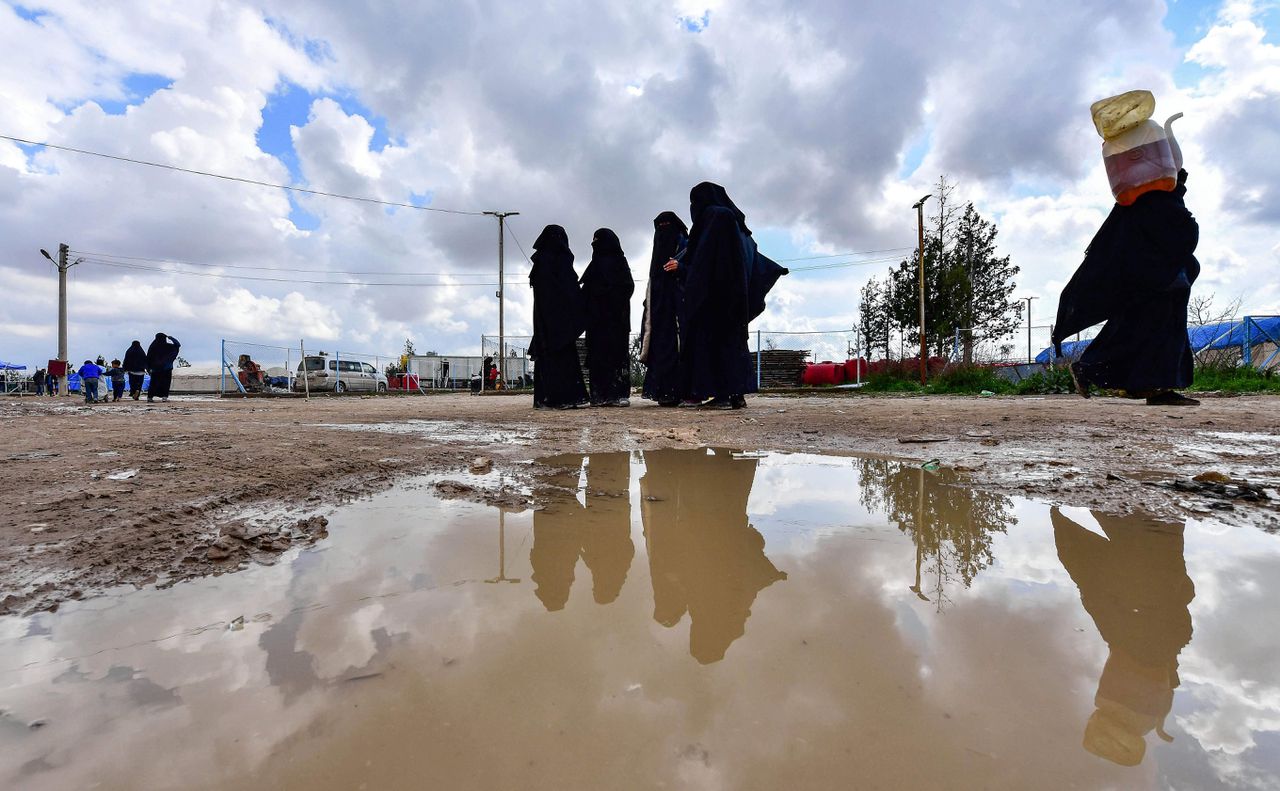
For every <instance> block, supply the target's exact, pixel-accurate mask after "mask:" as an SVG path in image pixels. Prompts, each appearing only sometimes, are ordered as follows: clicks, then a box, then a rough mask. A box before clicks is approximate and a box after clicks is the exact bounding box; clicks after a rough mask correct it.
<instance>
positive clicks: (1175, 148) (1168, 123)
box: [1164, 113, 1182, 170]
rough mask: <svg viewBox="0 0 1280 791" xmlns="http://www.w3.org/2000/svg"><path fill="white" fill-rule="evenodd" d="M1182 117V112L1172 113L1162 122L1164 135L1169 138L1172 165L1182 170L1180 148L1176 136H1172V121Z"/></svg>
mask: <svg viewBox="0 0 1280 791" xmlns="http://www.w3.org/2000/svg"><path fill="white" fill-rule="evenodd" d="M1181 117H1182V113H1174V114H1173V115H1171V116H1169V117H1168V118H1167V119H1166V120H1165V122H1164V136H1165V137H1167V138H1169V150H1170V151H1171V152H1172V153H1173V166H1174V167H1175V168H1177V169H1178V170H1182V148H1181V147H1180V146H1179V145H1178V138H1176V137H1174V136H1173V122H1174V121H1176V120H1178V119H1179V118H1181Z"/></svg>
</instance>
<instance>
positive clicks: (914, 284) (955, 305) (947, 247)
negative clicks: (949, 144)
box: [887, 177, 1019, 364]
mask: <svg viewBox="0 0 1280 791" xmlns="http://www.w3.org/2000/svg"><path fill="white" fill-rule="evenodd" d="M935 190H936V192H935V196H936V197H937V203H936V211H935V213H934V215H933V216H932V217H931V218H930V220H929V224H928V226H926V229H925V238H924V304H925V333H926V337H927V345H928V347H929V350H930V351H931V352H932V353H933V354H937V355H940V356H941V355H945V354H946V353H947V350H948V349H949V348H951V346H952V345H953V343H954V342H955V338H956V336H957V334H958V335H959V337H960V340H961V342H962V344H963V347H964V362H965V363H966V364H967V363H971V362H972V361H973V346H974V343H975V342H976V341H978V340H981V339H982V338H992V337H1000V336H1003V335H1007V334H1008V333H1010V332H1012V331H1013V330H1014V328H1016V327H1017V326H1018V316H1019V314H1018V311H1017V306H1016V305H1013V304H1011V303H1010V301H1009V298H1010V297H1011V296H1012V294H1013V288H1014V278H1015V277H1016V276H1017V274H1018V271H1019V270H1018V267H1017V266H1015V265H1014V264H1013V263H1012V262H1011V261H1010V260H1009V256H999V255H997V253H996V245H995V239H996V234H997V229H996V226H995V224H994V223H992V222H989V221H988V220H985V219H983V218H982V216H981V215H980V214H978V212H977V210H976V209H975V208H974V207H973V203H972V202H970V203H968V204H966V205H965V207H964V210H963V211H962V212H960V213H959V217H957V216H956V215H957V210H956V208H955V205H954V203H953V202H952V201H951V193H952V191H953V190H954V187H953V186H952V185H950V184H948V183H947V181H946V178H945V177H943V178H940V179H939V180H938V184H937V186H936V187H935ZM918 255H919V253H918V251H913V252H912V254H911V256H910V257H909V258H905V259H903V261H902V262H901V263H899V264H898V266H897V267H895V268H894V269H893V270H891V271H890V272H889V275H888V281H889V288H888V292H887V303H888V314H889V320H890V321H892V322H893V323H895V324H897V325H898V326H900V327H901V328H902V329H903V331H904V332H906V331H910V330H914V331H917V332H918V331H919V329H920V280H919V278H920V264H919V259H918Z"/></svg>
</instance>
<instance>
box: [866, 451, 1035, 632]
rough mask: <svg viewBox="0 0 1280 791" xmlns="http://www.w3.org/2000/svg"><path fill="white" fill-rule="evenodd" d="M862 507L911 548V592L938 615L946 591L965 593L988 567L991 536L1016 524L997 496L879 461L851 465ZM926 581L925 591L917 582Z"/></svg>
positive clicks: (936, 473) (945, 474) (946, 474)
mask: <svg viewBox="0 0 1280 791" xmlns="http://www.w3.org/2000/svg"><path fill="white" fill-rule="evenodd" d="M852 461H853V465H854V468H855V469H857V471H858V481H859V486H860V487H861V490H862V491H861V495H862V504H863V506H865V507H866V508H867V509H868V510H869V511H880V512H882V513H884V514H885V516H887V517H888V518H889V520H890V521H892V522H893V523H895V524H896V525H897V526H898V529H899V530H901V531H902V532H903V533H906V534H907V535H908V536H910V537H911V540H912V542H914V543H915V546H916V568H915V584H914V585H912V586H911V590H912V591H913V592H914V593H915V594H916V596H918V597H920V598H921V599H923V600H925V601H933V602H935V603H936V604H937V607H938V609H939V610H941V609H942V608H943V607H945V606H946V605H947V604H948V603H950V599H948V598H947V588H948V586H951V585H954V584H955V583H956V582H957V581H958V582H959V583H960V584H961V585H963V586H964V587H965V588H968V587H969V586H970V585H972V584H973V581H974V579H975V578H977V576H978V574H979V573H980V572H981V571H982V570H983V569H985V568H987V567H988V566H990V565H991V563H992V560H993V556H992V548H991V543H992V541H993V539H994V537H995V535H996V534H997V533H1004V532H1005V531H1006V530H1007V529H1008V527H1009V525H1012V524H1016V523H1017V519H1016V518H1015V517H1014V515H1013V502H1012V501H1011V500H1010V499H1009V498H1008V497H1006V496H1004V495H1002V494H997V493H994V492H985V491H981V490H978V489H974V488H971V487H969V486H966V485H964V484H963V483H962V482H961V480H960V476H959V474H958V473H956V472H955V471H954V470H949V469H946V468H942V469H939V470H924V469H922V468H920V467H912V466H907V465H904V464H902V463H900V462H893V461H886V460H882V459H853V460H852ZM926 576H927V578H928V585H929V588H928V591H927V592H926V590H924V589H923V587H922V585H923V584H924V583H922V578H924V577H926Z"/></svg>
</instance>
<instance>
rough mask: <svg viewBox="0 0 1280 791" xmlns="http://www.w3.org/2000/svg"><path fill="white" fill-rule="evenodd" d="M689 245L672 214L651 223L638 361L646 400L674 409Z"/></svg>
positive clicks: (686, 233) (678, 384)
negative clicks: (683, 260)
mask: <svg viewBox="0 0 1280 791" xmlns="http://www.w3.org/2000/svg"><path fill="white" fill-rule="evenodd" d="M688 244H689V229H688V228H686V227H685V224H684V220H681V219H680V218H679V217H678V216H677V215H676V213H675V212H670V211H664V212H663V213H662V214H659V215H658V216H657V217H655V218H654V220H653V255H652V256H651V257H650V258H649V288H648V291H647V292H646V293H645V299H644V321H643V322H642V323H641V325H640V338H641V340H640V362H642V363H644V364H645V365H646V366H647V368H646V371H645V375H644V389H643V390H642V391H641V392H643V394H644V397H645V398H648V399H649V400H651V401H657V402H658V405H659V406H677V405H679V403H680V396H681V394H682V391H683V390H684V389H685V388H684V387H683V386H682V381H683V380H682V372H681V367H680V324H679V319H678V317H679V313H680V302H681V299H682V298H683V296H684V271H683V270H682V269H680V262H679V259H680V257H681V256H683V255H684V250H685V247H686V246H687V245H688Z"/></svg>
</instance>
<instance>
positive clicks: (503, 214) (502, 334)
mask: <svg viewBox="0 0 1280 791" xmlns="http://www.w3.org/2000/svg"><path fill="white" fill-rule="evenodd" d="M519 213H520V212H518V211H487V212H484V214H487V215H488V216H490V217H497V218H498V293H497V295H496V296H497V297H498V354H497V357H498V379H499V381H501V382H502V387H503V389H506V387H507V362H506V358H507V350H506V345H507V338H506V327H505V326H504V324H503V314H504V313H505V310H504V308H505V305H504V297H505V295H506V286H505V285H504V284H503V266H502V264H503V262H502V243H503V239H504V238H505V237H506V233H505V229H506V221H507V218H508V217H514V216H515V215H517V214H519ZM480 354H481V355H483V354H484V349H481V350H480ZM485 373H486V374H487V373H488V372H487V371H486V372H485ZM480 387H481V388H483V387H484V379H483V377H482V378H481V380H480Z"/></svg>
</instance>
